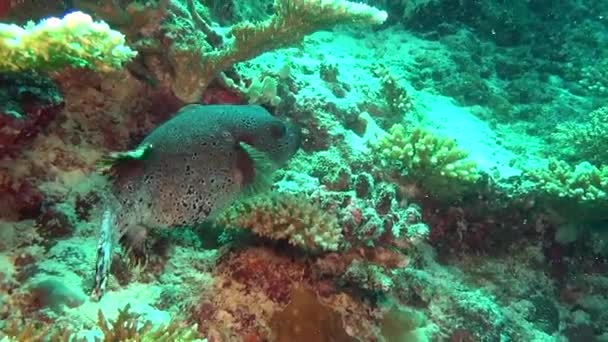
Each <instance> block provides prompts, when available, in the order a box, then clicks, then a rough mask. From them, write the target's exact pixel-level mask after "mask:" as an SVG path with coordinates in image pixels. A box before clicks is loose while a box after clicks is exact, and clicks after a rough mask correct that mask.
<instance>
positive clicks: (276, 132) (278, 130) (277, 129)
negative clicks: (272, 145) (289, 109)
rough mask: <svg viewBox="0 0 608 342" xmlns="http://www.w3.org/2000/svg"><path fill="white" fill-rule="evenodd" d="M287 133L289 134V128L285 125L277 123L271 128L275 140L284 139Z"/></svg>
mask: <svg viewBox="0 0 608 342" xmlns="http://www.w3.org/2000/svg"><path fill="white" fill-rule="evenodd" d="M285 133H287V128H285V125H284V124H283V123H276V124H273V125H272V126H270V135H272V137H273V138H275V139H279V138H282V137H284V136H285Z"/></svg>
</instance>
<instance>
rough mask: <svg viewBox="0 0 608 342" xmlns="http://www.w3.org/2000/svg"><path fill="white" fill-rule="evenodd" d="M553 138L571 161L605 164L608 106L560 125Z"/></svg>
mask: <svg viewBox="0 0 608 342" xmlns="http://www.w3.org/2000/svg"><path fill="white" fill-rule="evenodd" d="M553 136H554V138H555V139H556V140H557V141H558V143H559V145H560V151H562V152H563V153H565V154H566V155H567V156H565V157H568V159H569V160H570V159H577V160H587V161H589V162H591V163H594V164H600V163H605V162H606V161H607V160H608V106H604V107H600V108H598V109H596V110H594V111H592V112H591V113H588V114H586V115H583V116H582V117H579V118H578V119H577V120H576V121H575V122H565V123H563V124H561V125H558V126H557V132H556V133H555V134H553Z"/></svg>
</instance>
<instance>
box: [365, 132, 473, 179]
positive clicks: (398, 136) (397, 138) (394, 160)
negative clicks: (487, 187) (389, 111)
mask: <svg viewBox="0 0 608 342" xmlns="http://www.w3.org/2000/svg"><path fill="white" fill-rule="evenodd" d="M372 147H373V149H374V152H375V153H376V154H377V155H378V158H379V159H380V161H381V162H382V164H384V165H386V166H388V167H390V168H392V169H396V170H398V171H399V172H400V173H401V174H402V175H403V176H406V177H411V178H412V179H414V180H416V181H420V182H421V183H422V184H423V185H424V186H425V187H426V188H427V189H428V190H442V189H443V188H445V187H453V186H457V185H461V184H467V183H469V184H470V183H473V182H475V181H476V180H477V178H478V177H479V174H478V172H477V169H476V165H475V162H473V161H471V160H467V159H466V158H467V156H468V153H467V152H465V151H463V150H461V149H460V148H458V147H457V146H456V142H455V141H454V140H453V139H450V138H447V137H441V136H437V135H435V134H433V133H431V132H428V131H425V130H423V129H420V128H416V129H414V130H413V131H412V132H411V133H409V134H408V133H407V132H406V130H405V128H404V127H403V126H402V125H399V124H397V125H394V126H393V127H392V128H391V129H390V132H389V133H388V134H386V135H384V136H383V137H381V138H380V139H379V140H378V141H377V142H375V143H373V144H372Z"/></svg>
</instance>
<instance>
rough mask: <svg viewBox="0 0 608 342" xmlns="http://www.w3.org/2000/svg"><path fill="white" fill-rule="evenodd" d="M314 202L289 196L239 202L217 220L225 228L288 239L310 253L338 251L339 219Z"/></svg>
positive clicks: (273, 196)
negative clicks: (242, 229)
mask: <svg viewBox="0 0 608 342" xmlns="http://www.w3.org/2000/svg"><path fill="white" fill-rule="evenodd" d="M311 201H312V199H309V198H306V197H305V196H296V195H290V194H271V195H261V196H258V197H254V198H251V199H246V200H242V201H239V202H238V203H236V204H235V205H233V206H232V207H231V208H229V209H227V210H226V211H225V212H223V213H222V214H220V216H219V217H218V218H217V219H216V220H215V221H216V223H217V224H220V225H223V226H224V227H225V228H228V229H230V228H246V229H251V231H253V232H254V233H256V234H257V235H259V236H262V237H265V238H269V239H272V240H286V241H288V242H289V243H290V244H291V245H293V246H296V247H299V248H302V249H304V250H307V251H335V250H337V249H338V248H339V246H340V243H341V242H342V239H343V237H342V228H341V227H340V225H339V223H338V218H337V216H336V215H335V214H334V215H332V214H331V212H327V211H325V210H323V209H322V208H321V207H320V206H319V205H318V204H316V203H311Z"/></svg>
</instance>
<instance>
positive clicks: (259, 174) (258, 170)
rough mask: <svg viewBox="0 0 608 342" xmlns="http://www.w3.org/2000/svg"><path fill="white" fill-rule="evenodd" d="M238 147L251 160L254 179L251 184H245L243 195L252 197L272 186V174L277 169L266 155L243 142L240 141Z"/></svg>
mask: <svg viewBox="0 0 608 342" xmlns="http://www.w3.org/2000/svg"><path fill="white" fill-rule="evenodd" d="M239 146H240V147H241V148H242V149H243V150H244V151H245V153H247V155H248V156H249V158H251V160H252V161H253V168H254V177H253V179H252V180H251V182H249V183H246V184H245V187H244V189H243V193H244V194H246V195H254V194H257V193H260V192H263V191H265V190H268V189H269V188H270V186H271V185H272V174H273V172H274V171H275V170H276V169H277V166H276V164H275V163H274V162H273V161H272V159H270V157H268V155H267V154H266V153H264V152H262V151H260V150H258V149H256V148H255V147H253V146H251V145H249V144H247V143H245V142H242V141H241V142H240V143H239Z"/></svg>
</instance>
